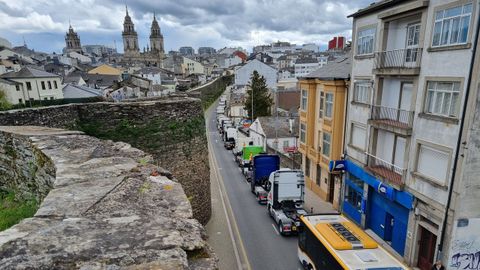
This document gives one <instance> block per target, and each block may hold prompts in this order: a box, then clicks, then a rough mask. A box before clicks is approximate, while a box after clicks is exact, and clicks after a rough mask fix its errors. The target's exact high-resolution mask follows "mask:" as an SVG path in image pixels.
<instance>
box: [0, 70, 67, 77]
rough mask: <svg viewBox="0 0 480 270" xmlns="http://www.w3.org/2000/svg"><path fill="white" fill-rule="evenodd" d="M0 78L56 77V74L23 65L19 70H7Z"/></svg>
mask: <svg viewBox="0 0 480 270" xmlns="http://www.w3.org/2000/svg"><path fill="white" fill-rule="evenodd" d="M0 77H1V78H6V79H14V78H52V77H58V75H57V74H53V73H49V72H46V71H43V70H39V69H35V68H32V67H23V68H22V69H20V70H19V71H17V72H15V71H12V72H8V73H5V74H2V75H0Z"/></svg>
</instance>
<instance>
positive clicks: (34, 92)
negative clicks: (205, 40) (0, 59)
mask: <svg viewBox="0 0 480 270" xmlns="http://www.w3.org/2000/svg"><path fill="white" fill-rule="evenodd" d="M62 87H63V85H62V80H61V78H60V76H58V75H56V74H53V73H48V72H45V71H43V70H38V69H34V68H31V67H24V68H22V69H21V70H19V71H16V72H15V71H12V72H8V73H5V74H2V75H0V88H4V91H5V92H6V93H5V94H6V96H7V100H8V101H9V102H10V103H12V104H21V103H27V102H29V101H35V100H54V99H63V92H62Z"/></svg>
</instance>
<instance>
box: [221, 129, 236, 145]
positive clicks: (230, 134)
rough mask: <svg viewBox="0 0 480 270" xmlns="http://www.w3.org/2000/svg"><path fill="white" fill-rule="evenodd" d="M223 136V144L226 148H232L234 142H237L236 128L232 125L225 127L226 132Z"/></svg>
mask: <svg viewBox="0 0 480 270" xmlns="http://www.w3.org/2000/svg"><path fill="white" fill-rule="evenodd" d="M223 137H224V141H225V143H224V146H225V148H226V149H227V150H232V149H233V148H235V143H236V142H237V129H236V128H234V127H229V128H227V130H226V132H225V133H224V134H223Z"/></svg>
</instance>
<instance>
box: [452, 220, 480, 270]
mask: <svg viewBox="0 0 480 270" xmlns="http://www.w3.org/2000/svg"><path fill="white" fill-rule="evenodd" d="M455 224H456V226H455V227H454V229H453V237H452V240H453V241H452V242H451V243H452V244H451V247H450V258H449V263H448V269H449V270H450V269H452V270H463V269H466V270H480V219H478V218H477V219H461V220H456V221H455Z"/></svg>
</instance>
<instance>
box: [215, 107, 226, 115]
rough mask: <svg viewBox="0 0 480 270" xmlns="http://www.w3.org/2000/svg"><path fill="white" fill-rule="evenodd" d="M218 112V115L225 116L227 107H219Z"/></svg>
mask: <svg viewBox="0 0 480 270" xmlns="http://www.w3.org/2000/svg"><path fill="white" fill-rule="evenodd" d="M216 112H217V114H224V113H225V106H218V107H217V110H216Z"/></svg>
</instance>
